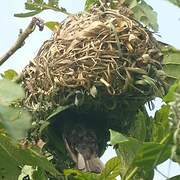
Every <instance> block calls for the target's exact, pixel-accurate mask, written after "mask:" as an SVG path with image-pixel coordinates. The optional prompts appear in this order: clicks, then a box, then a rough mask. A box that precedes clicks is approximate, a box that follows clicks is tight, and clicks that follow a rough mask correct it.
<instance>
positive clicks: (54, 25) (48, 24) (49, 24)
mask: <svg viewBox="0 0 180 180" xmlns="http://www.w3.org/2000/svg"><path fill="white" fill-rule="evenodd" d="M44 25H45V26H46V27H48V28H49V29H50V30H51V31H54V30H56V29H57V28H58V27H59V26H60V24H59V23H58V22H55V21H48V22H45V23H44Z"/></svg>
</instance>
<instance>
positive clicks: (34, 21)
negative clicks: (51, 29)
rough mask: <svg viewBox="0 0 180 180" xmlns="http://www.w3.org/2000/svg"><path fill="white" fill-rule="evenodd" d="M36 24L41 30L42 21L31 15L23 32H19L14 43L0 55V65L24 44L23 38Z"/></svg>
mask: <svg viewBox="0 0 180 180" xmlns="http://www.w3.org/2000/svg"><path fill="white" fill-rule="evenodd" d="M36 25H37V26H38V27H39V30H40V31H42V30H43V21H42V20H40V19H38V18H36V17H33V18H32V20H31V22H30V23H29V25H28V26H27V28H26V29H25V30H24V31H23V32H20V34H19V36H18V38H17V40H16V42H15V44H14V45H13V46H12V47H11V48H10V49H9V50H8V51H7V52H6V53H5V54H4V55H3V56H2V57H0V66H1V65H2V64H3V63H4V62H6V60H7V59H8V58H9V57H10V56H12V55H13V54H14V53H15V52H16V51H17V50H18V49H19V48H21V47H22V46H23V45H24V42H25V39H26V38H27V37H28V36H29V35H30V34H31V33H32V32H33V31H34V30H35V27H36Z"/></svg>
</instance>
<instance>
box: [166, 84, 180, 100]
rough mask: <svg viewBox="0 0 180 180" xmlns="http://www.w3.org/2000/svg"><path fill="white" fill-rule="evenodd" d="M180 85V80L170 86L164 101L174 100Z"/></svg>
mask: <svg viewBox="0 0 180 180" xmlns="http://www.w3.org/2000/svg"><path fill="white" fill-rule="evenodd" d="M178 87H180V82H179V81H178V82H175V83H174V84H173V85H172V86H171V87H170V88H169V91H168V93H167V94H166V96H164V97H163V100H164V102H166V103H169V102H170V101H173V100H174V98H175V96H174V95H175V94H174V93H175V92H176V90H177V89H178Z"/></svg>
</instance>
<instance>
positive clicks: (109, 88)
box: [23, 10, 163, 118]
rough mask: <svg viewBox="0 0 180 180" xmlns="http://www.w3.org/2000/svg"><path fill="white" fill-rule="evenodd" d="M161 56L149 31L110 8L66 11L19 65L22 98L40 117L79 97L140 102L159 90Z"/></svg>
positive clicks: (103, 102) (158, 92)
mask: <svg viewBox="0 0 180 180" xmlns="http://www.w3.org/2000/svg"><path fill="white" fill-rule="evenodd" d="M162 59H163V56H162V53H161V52H160V50H159V48H158V43H157V41H156V40H155V38H154V37H153V36H152V33H151V32H150V31H149V30H148V29H147V28H145V27H143V26H142V25H141V24H140V23H138V22H137V21H135V20H133V19H132V18H130V17H126V16H125V15H123V14H120V13H119V12H117V11H115V10H106V11H104V12H102V11H97V12H93V13H87V12H85V13H82V14H80V15H74V16H69V17H68V18H67V19H66V20H65V21H63V22H62V23H61V25H60V27H59V29H58V30H57V31H56V32H55V33H54V34H53V37H52V38H51V39H50V40H47V41H45V42H44V44H43V45H42V47H41V48H40V50H39V52H38V54H37V56H36V57H35V58H34V59H33V60H32V61H31V62H30V64H29V65H28V66H27V67H26V68H25V69H24V71H23V83H24V87H25V91H26V99H25V101H24V103H25V105H26V106H27V107H28V108H29V109H30V110H31V111H33V112H35V113H36V114H38V116H40V117H41V118H44V117H47V115H48V114H49V113H50V112H51V111H52V109H54V108H56V107H58V106H65V105H69V104H76V105H77V104H78V103H79V104H82V102H81V100H82V96H83V97H85V99H88V100H89V102H90V103H89V104H92V102H93V103H94V104H97V102H101V103H100V104H101V105H104V104H106V103H105V101H106V100H107V99H108V98H109V99H116V98H117V97H118V98H119V97H123V98H125V97H127V98H131V97H132V98H133V97H134V98H137V99H138V98H141V99H143V100H142V103H141V104H143V103H144V102H146V101H148V100H150V99H152V97H154V96H159V95H160V94H161V93H163V82H162V80H161V79H160V76H159V72H160V71H161V69H162V66H161V63H162ZM79 97H80V98H79ZM79 99H81V100H79ZM109 99H108V103H107V104H109ZM86 103H87V100H86ZM112 104H113V103H112ZM101 105H100V106H101ZM112 106H113V105H112ZM42 114H43V115H42ZM36 116H37V115H36Z"/></svg>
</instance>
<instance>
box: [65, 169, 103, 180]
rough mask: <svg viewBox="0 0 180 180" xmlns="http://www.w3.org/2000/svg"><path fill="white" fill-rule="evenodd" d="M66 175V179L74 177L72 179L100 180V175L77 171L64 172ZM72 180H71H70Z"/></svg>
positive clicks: (68, 170) (66, 170)
mask: <svg viewBox="0 0 180 180" xmlns="http://www.w3.org/2000/svg"><path fill="white" fill-rule="evenodd" d="M64 175H65V176H66V177H68V176H70V175H72V176H73V178H72V179H77V180H100V179H99V177H98V176H99V175H98V174H95V173H89V172H82V171H79V170H77V169H65V170H64ZM70 179H71V178H70Z"/></svg>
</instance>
